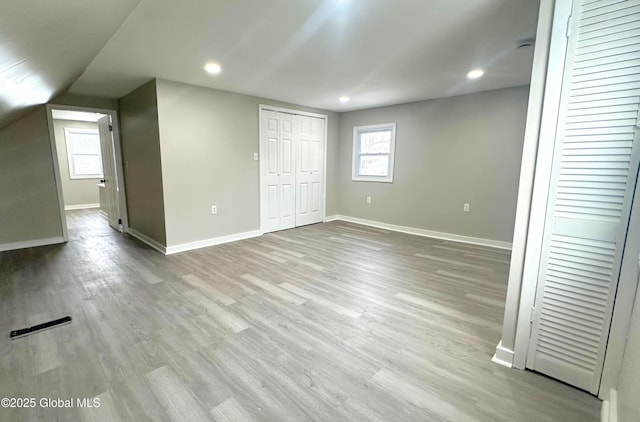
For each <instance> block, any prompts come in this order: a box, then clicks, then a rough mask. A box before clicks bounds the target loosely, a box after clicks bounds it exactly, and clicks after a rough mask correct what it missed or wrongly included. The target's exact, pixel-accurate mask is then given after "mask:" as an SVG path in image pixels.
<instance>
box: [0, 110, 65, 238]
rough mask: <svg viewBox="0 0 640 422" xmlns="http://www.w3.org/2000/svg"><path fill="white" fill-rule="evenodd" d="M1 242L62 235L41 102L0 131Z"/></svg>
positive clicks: (45, 119) (44, 115)
mask: <svg viewBox="0 0 640 422" xmlns="http://www.w3.org/2000/svg"><path fill="white" fill-rule="evenodd" d="M0 198H2V200H0V244H5V243H14V242H24V241H29V240H38V239H48V238H54V237H61V236H62V225H61V220H60V207H59V204H58V192H57V188H56V184H55V177H54V172H53V155H52V152H51V143H50V141H49V128H48V126H47V116H46V111H45V107H44V106H40V107H38V108H36V109H35V110H34V111H32V112H30V113H29V114H27V115H26V116H24V117H22V118H21V119H19V120H17V121H16V122H14V123H12V124H10V125H9V126H7V127H5V128H4V129H2V131H0Z"/></svg>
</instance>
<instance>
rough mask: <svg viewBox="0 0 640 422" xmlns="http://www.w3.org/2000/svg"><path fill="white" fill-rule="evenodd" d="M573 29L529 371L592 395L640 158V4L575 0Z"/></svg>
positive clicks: (629, 0)
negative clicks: (639, 113)
mask: <svg viewBox="0 0 640 422" xmlns="http://www.w3.org/2000/svg"><path fill="white" fill-rule="evenodd" d="M572 22H573V24H572V25H571V27H570V28H569V32H568V34H569V40H568V45H567V46H568V48H567V58H566V64H565V76H564V81H563V88H562V94H561V105H560V112H559V116H558V117H559V120H558V127H557V132H556V141H555V142H556V145H555V152H554V158H553V165H552V175H551V186H550V187H549V200H548V206H547V215H546V220H545V231H544V236H543V248H542V256H541V267H540V272H539V274H538V290H537V293H536V302H535V307H534V309H533V311H532V331H531V339H530V343H529V351H528V355H527V367H528V368H531V369H534V370H536V371H539V372H543V373H545V374H547V375H550V376H552V377H554V378H557V379H560V380H562V381H565V382H567V383H569V384H571V385H574V386H577V387H579V388H582V389H584V390H587V391H590V392H591V393H594V394H595V393H597V392H598V388H599V385H600V377H601V374H602V366H603V361H604V356H605V352H606V344H607V338H608V335H609V327H610V323H611V315H612V311H613V305H614V301H615V294H616V288H617V284H618V277H619V272H620V265H621V259H622V253H623V247H624V243H625V238H626V236H627V227H628V222H629V212H630V208H631V201H632V198H633V193H634V186H635V181H636V177H637V175H638V162H639V158H640V157H639V155H640V154H639V153H640V151H639V148H638V142H639V141H640V136H639V132H640V130H639V129H638V110H639V103H640V43H639V42H638V39H639V38H638V34H640V0H626V1H613V0H575V2H574V7H573V11H572ZM634 235H637V234H634Z"/></svg>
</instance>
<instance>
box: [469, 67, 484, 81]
mask: <svg viewBox="0 0 640 422" xmlns="http://www.w3.org/2000/svg"><path fill="white" fill-rule="evenodd" d="M482 75H484V70H482V69H474V70H472V71H471V72H469V73H467V78H469V79H478V78H481V77H482Z"/></svg>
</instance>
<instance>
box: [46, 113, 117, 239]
mask: <svg viewBox="0 0 640 422" xmlns="http://www.w3.org/2000/svg"><path fill="white" fill-rule="evenodd" d="M47 118H48V123H49V137H50V141H51V149H52V152H53V157H54V172H55V178H56V185H57V190H58V202H59V206H60V215H61V224H62V229H63V236H64V240H65V241H69V240H81V239H86V238H91V237H96V236H106V235H113V234H117V233H124V232H126V231H127V214H126V202H125V201H126V197H125V192H124V183H123V180H124V179H123V169H122V160H121V153H120V139H119V133H118V121H117V113H116V111H115V110H103V109H94V108H86V107H72V106H58V105H47Z"/></svg>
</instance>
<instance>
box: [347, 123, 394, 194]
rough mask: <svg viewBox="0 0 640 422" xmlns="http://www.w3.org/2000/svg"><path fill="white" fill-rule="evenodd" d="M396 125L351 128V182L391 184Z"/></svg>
mask: <svg viewBox="0 0 640 422" xmlns="http://www.w3.org/2000/svg"><path fill="white" fill-rule="evenodd" d="M395 144H396V124H395V123H389V124H384V125H373V126H358V127H354V128H353V174H352V180H356V181H364V182H387V183H391V182H393V152H394V150H395Z"/></svg>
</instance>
